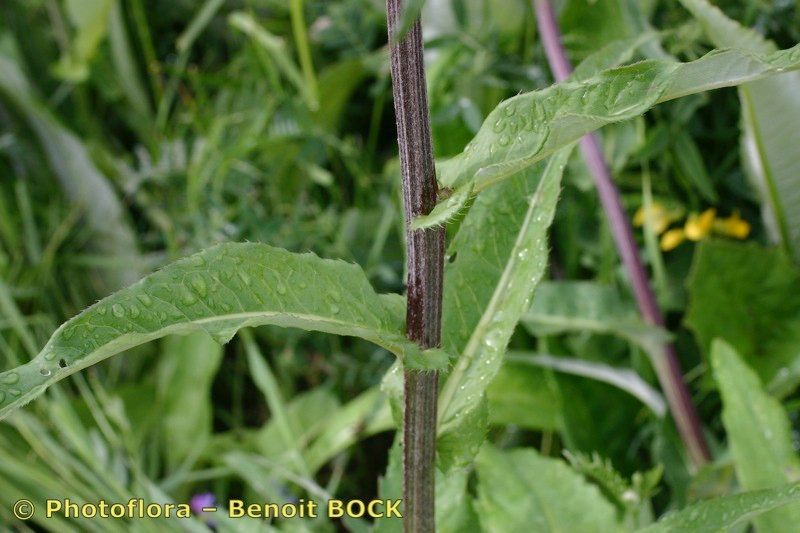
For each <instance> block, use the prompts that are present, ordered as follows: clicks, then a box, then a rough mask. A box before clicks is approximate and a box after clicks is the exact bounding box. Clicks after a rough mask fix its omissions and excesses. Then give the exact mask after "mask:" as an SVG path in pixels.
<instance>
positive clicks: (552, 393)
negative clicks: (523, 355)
mask: <svg viewBox="0 0 800 533" xmlns="http://www.w3.org/2000/svg"><path fill="white" fill-rule="evenodd" d="M486 398H487V399H488V401H489V422H490V423H491V424H493V425H506V424H514V425H515V426H519V427H522V428H527V429H537V430H546V431H556V430H559V429H561V415H560V413H559V410H560V403H561V395H560V394H559V393H558V390H557V385H556V384H555V383H554V382H553V380H551V379H548V376H547V374H546V371H545V370H543V369H541V368H539V367H535V366H532V365H529V364H526V363H520V362H515V361H511V360H509V361H506V362H505V363H504V364H503V366H502V367H501V368H500V371H499V372H498V374H497V376H495V378H494V379H493V380H492V382H491V384H489V388H488V389H486Z"/></svg>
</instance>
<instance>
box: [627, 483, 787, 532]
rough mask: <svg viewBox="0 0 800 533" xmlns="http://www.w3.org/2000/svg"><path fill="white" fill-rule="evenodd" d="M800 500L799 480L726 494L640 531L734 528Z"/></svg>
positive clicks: (686, 509) (727, 529)
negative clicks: (764, 488) (782, 484)
mask: <svg viewBox="0 0 800 533" xmlns="http://www.w3.org/2000/svg"><path fill="white" fill-rule="evenodd" d="M798 500H800V484H797V483H795V484H791V485H786V486H784V487H779V488H774V489H766V490H754V491H751V492H743V493H741V494H734V495H732V496H722V497H719V498H714V499H711V500H704V501H701V502H698V503H695V504H693V505H690V506H689V507H687V508H685V509H682V510H680V511H678V512H675V513H670V514H668V515H666V516H665V517H664V518H662V519H661V520H659V521H658V522H656V523H655V524H653V525H651V526H648V527H646V528H644V529H641V530H639V531H640V533H662V532H663V533H671V532H673V531H686V532H695V531H696V532H701V531H702V532H705V531H730V530H731V528H733V527H734V526H736V525H737V524H740V523H742V522H744V521H745V520H751V519H753V518H755V517H757V516H759V515H762V513H765V512H767V511H771V512H778V511H779V510H780V509H781V506H784V505H786V504H788V503H793V502H796V501H798ZM773 509H774V511H773ZM762 516H763V515H762ZM790 523H793V522H790ZM782 526H783V527H782V529H778V530H777V531H786V527H785V526H786V523H784V524H783V525H782Z"/></svg>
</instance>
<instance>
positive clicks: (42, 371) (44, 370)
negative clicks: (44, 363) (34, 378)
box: [39, 367, 52, 377]
mask: <svg viewBox="0 0 800 533" xmlns="http://www.w3.org/2000/svg"><path fill="white" fill-rule="evenodd" d="M39 373H40V374H41V375H43V376H45V377H47V376H49V375H50V374H52V372H50V369H48V368H44V367H42V368H40V369H39Z"/></svg>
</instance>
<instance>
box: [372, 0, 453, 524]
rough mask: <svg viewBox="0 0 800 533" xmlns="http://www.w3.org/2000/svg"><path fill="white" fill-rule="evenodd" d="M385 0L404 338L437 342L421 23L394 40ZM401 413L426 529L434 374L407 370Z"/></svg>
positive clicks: (406, 509) (409, 500)
mask: <svg viewBox="0 0 800 533" xmlns="http://www.w3.org/2000/svg"><path fill="white" fill-rule="evenodd" d="M406 1H408V0H405V1H404V0H386V19H387V22H388V26H389V59H390V62H391V68H392V94H393V97H394V110H395V122H396V124H397V144H398V148H399V151H400V170H401V175H402V182H403V200H404V202H403V203H404V206H405V220H406V228H407V229H406V241H407V250H406V251H407V254H406V255H407V258H406V264H407V267H408V269H407V270H408V277H407V285H408V290H407V293H406V336H407V337H408V338H409V339H410V340H412V341H414V342H416V343H417V344H418V345H419V346H420V347H421V348H432V347H434V346H439V343H440V340H441V324H442V272H443V270H444V228H430V229H426V230H411V229H410V224H411V221H412V220H413V219H414V218H415V217H418V216H420V215H427V214H428V213H429V212H430V211H431V209H433V206H434V205H436V192H437V183H436V173H435V171H434V166H433V147H432V144H431V127H430V119H429V117H428V95H427V88H426V85H425V64H424V61H423V47H422V27H421V24H420V21H419V18H417V19H416V20H415V21H414V23H413V24H412V25H411V27H410V28H409V30H408V32H407V33H406V34H405V35H404V36H403V37H402V38H401V39H400V40H399V41H398V40H397V39H396V35H395V32H396V29H397V27H398V24H399V22H400V17H401V13H402V10H403V7H404V4H405V2H406ZM404 379H405V384H404V395H405V407H404V413H403V528H404V530H405V531H406V532H407V533H417V532H419V533H429V532H432V531H434V530H435V524H434V479H435V478H434V472H435V466H434V459H435V455H436V407H437V393H438V372H421V371H417V370H411V369H406V370H405V374H404Z"/></svg>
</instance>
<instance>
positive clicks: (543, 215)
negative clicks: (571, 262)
mask: <svg viewBox="0 0 800 533" xmlns="http://www.w3.org/2000/svg"><path fill="white" fill-rule="evenodd" d="M571 151H572V147H568V148H565V149H564V150H562V151H560V152H558V153H557V154H556V155H554V156H553V157H552V158H551V159H550V161H548V164H547V167H546V168H545V170H544V173H543V174H542V178H541V180H540V182H539V185H538V187H537V189H536V192H535V193H534V194H533V195H532V196H531V198H530V202H529V207H528V211H527V213H526V215H525V219H524V220H523V222H522V226H521V227H520V230H519V233H518V235H517V239H516V242H515V243H514V246H513V248H512V249H511V252H510V254H509V256H508V260H507V263H506V266H505V269H504V270H503V273H502V275H501V276H500V279H499V281H498V283H497V285H496V287H495V289H494V293H493V294H492V297H491V300H490V301H489V304H488V305H487V306H486V309H485V311H484V312H483V315H482V316H481V319H480V321H479V322H478V324H477V326H476V327H475V330H474V331H473V333H472V335H471V336H470V338H469V341H468V342H467V344H466V347H465V348H464V351H463V353H462V354H461V356H460V357H459V359H458V362H457V363H456V365H455V367H454V368H453V371H452V373H451V374H450V376H449V377H448V379H447V382H446V383H445V386H444V388H443V390H442V394H441V397H440V400H439V412H440V413H441V419H440V423H439V434H440V436H439V443H438V449H439V460H440V463H441V465H442V466H443V467H444V468H448V467H449V466H451V465H458V464H461V463H463V462H465V461H467V460H469V459H470V458H471V457H472V456H473V455H474V454H475V453H476V452H477V449H478V447H479V446H480V443H481V442H482V440H483V436H484V435H483V432H484V431H485V427H486V416H485V402H484V392H485V391H486V387H487V386H488V385H489V383H490V382H491V380H492V378H493V377H494V376H495V375H496V374H497V372H498V370H499V368H500V365H501V363H502V360H503V354H504V353H505V349H506V345H507V344H508V340H509V339H510V338H511V334H512V333H513V332H514V328H515V327H516V325H517V322H518V321H519V318H520V316H521V315H522V314H523V313H524V312H525V310H526V309H527V308H528V307H529V306H530V299H531V296H532V295H533V290H534V288H535V287H536V285H537V284H538V283H539V281H540V280H541V278H542V275H543V274H544V271H545V268H546V265H547V256H548V249H547V231H548V228H549V227H550V224H551V223H552V221H553V215H554V213H555V207H556V203H557V201H558V195H559V192H560V190H561V176H562V174H563V171H564V165H565V164H566V161H567V159H568V158H569V154H570V152H571Z"/></svg>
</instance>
